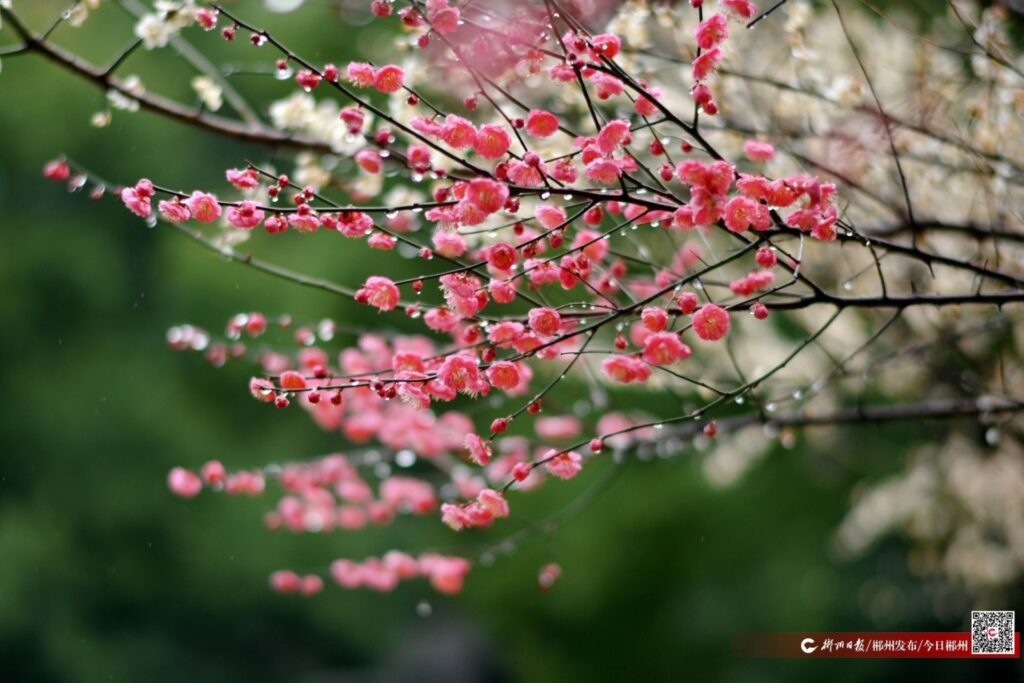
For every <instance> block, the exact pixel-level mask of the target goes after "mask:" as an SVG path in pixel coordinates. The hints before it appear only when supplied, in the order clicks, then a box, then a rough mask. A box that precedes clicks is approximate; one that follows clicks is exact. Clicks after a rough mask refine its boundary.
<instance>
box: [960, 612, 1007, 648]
mask: <svg viewBox="0 0 1024 683" xmlns="http://www.w3.org/2000/svg"><path fill="white" fill-rule="evenodd" d="M1013 631H1014V626H1013V612H991V611H987V612H971V654H975V655H1012V654H1016V653H1015V652H1014V651H1013V641H1014V638H1013Z"/></svg>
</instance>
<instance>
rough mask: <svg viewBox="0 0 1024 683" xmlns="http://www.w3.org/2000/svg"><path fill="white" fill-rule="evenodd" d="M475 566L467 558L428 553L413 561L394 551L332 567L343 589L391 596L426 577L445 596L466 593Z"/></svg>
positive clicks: (343, 560) (331, 571)
mask: <svg viewBox="0 0 1024 683" xmlns="http://www.w3.org/2000/svg"><path fill="white" fill-rule="evenodd" d="M470 568H471V565H470V563H469V560H467V559H465V558H463V557H454V556H449V555H440V554H438V553H424V554H422V555H420V556H419V557H413V556H412V555H408V554H406V553H403V552H400V551H397V550H392V551H389V552H387V553H385V554H384V556H383V557H381V558H377V557H368V558H366V559H365V560H363V561H362V562H354V561H352V560H345V559H341V560H335V561H334V562H332V563H331V567H330V575H331V578H332V579H334V582H335V583H336V584H338V585H339V586H341V587H342V588H348V589H355V588H368V589H370V590H373V591H378V592H382V593H385V592H389V591H392V590H394V589H395V588H397V587H398V584H399V583H400V582H401V581H408V580H411V579H415V578H417V577H425V578H427V579H428V580H429V581H430V585H431V586H433V588H434V590H436V591H437V592H439V593H444V594H445V595H455V594H457V593H460V592H461V591H462V587H463V584H464V582H465V579H466V575H467V574H469V570H470Z"/></svg>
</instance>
